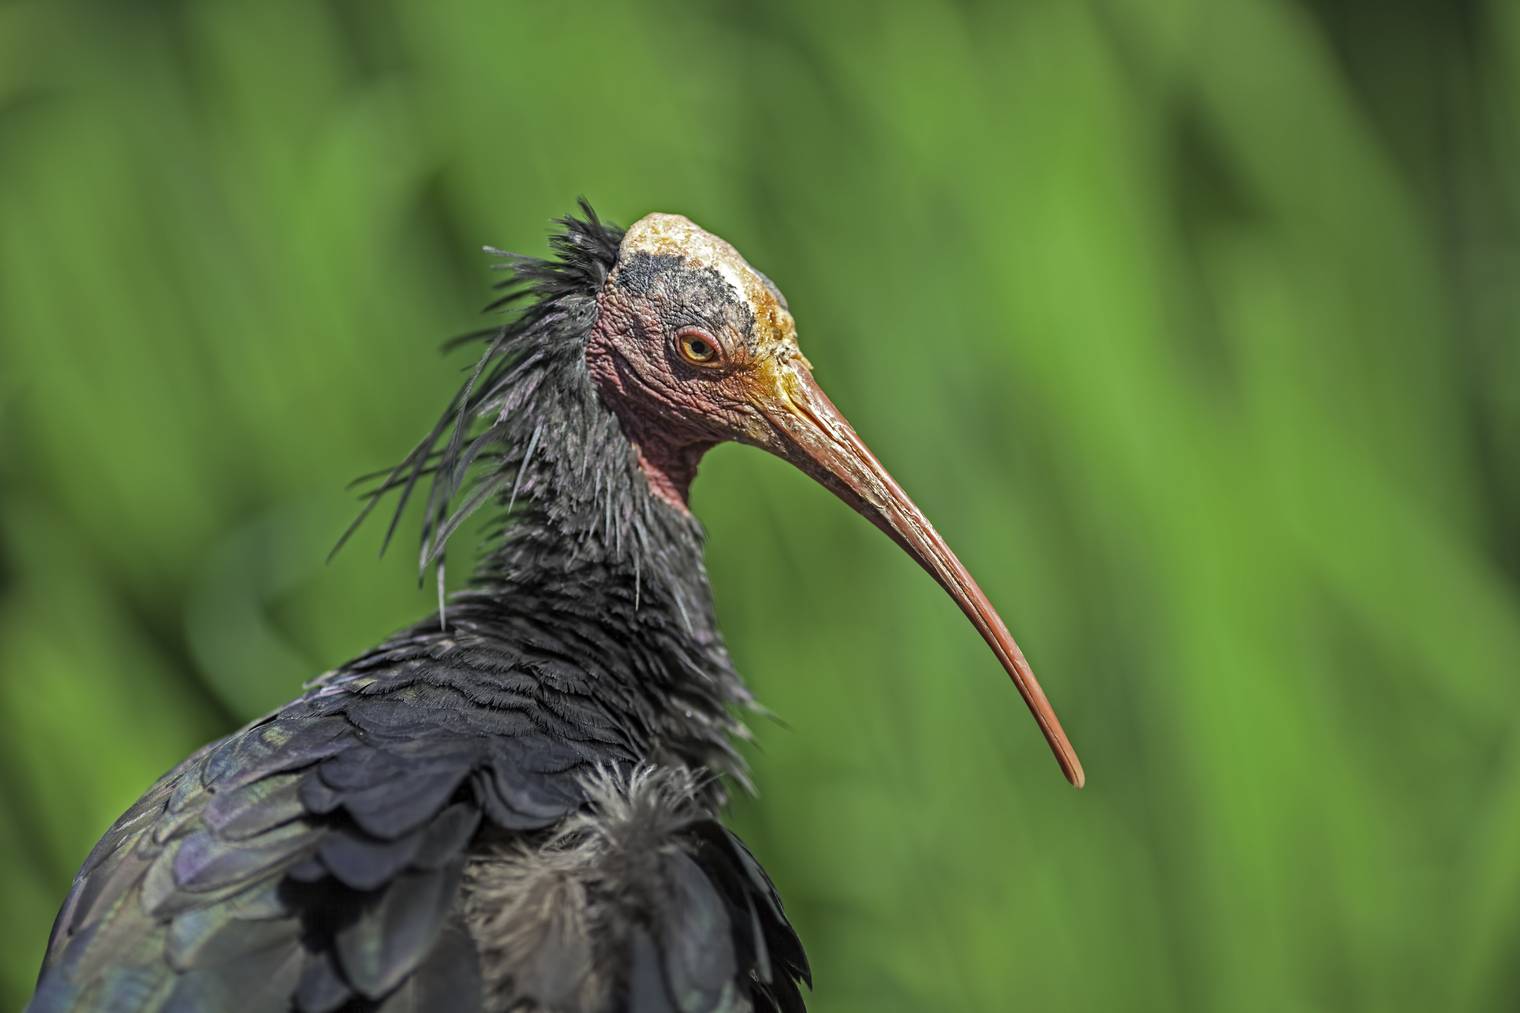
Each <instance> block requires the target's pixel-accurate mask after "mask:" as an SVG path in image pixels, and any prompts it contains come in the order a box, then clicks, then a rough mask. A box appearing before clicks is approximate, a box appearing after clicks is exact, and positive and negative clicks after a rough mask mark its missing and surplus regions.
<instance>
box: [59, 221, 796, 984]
mask: <svg viewBox="0 0 1520 1013" xmlns="http://www.w3.org/2000/svg"><path fill="white" fill-rule="evenodd" d="M583 207H584V205H583ZM563 225H564V231H563V232H562V233H560V234H559V235H558V236H557V237H556V238H555V239H554V248H555V253H556V254H557V256H556V257H555V258H554V259H552V260H547V261H541V260H532V259H526V258H514V259H513V260H512V261H511V269H512V272H513V273H512V276H511V278H510V280H509V282H508V285H509V287H510V290H509V293H508V298H509V299H510V300H511V303H509V304H516V305H522V302H524V301H526V302H528V305H527V306H526V308H525V309H523V310H522V311H521V312H520V313H518V314H517V316H516V317H515V318H514V319H513V320H512V321H511V322H510V323H508V324H507V325H506V326H504V327H502V328H499V329H497V330H495V331H492V332H490V333H489V334H488V335H486V336H485V337H486V339H487V342H488V347H487V350H486V352H485V354H484V356H483V357H482V359H481V361H480V364H479V367H478V368H477V370H476V373H475V375H474V376H472V377H471V379H470V381H469V383H468V384H467V385H466V387H465V388H464V389H463V390H462V391H461V392H460V394H459V395H458V397H457V398H456V399H455V402H454V403H453V404H451V405H450V406H449V409H448V410H447V411H446V412H445V414H444V416H443V418H442V419H441V420H440V422H439V425H438V426H437V428H436V429H435V430H434V431H433V432H432V433H431V434H430V435H429V436H428V438H427V439H425V440H424V441H423V443H422V444H421V445H419V447H418V448H417V450H415V451H414V452H413V454H412V455H410V456H409V457H408V458H407V459H406V460H405V461H404V462H403V463H402V465H401V466H399V467H398V468H397V469H395V470H394V471H393V472H391V473H388V474H387V475H386V476H385V477H384V478H383V479H382V480H381V482H380V483H379V486H378V488H377V489H376V490H375V491H374V495H375V499H378V498H379V497H380V496H381V495H383V494H384V493H386V492H388V491H391V490H394V489H400V490H401V492H402V497H401V498H402V500H403V502H402V505H403V506H404V501H405V497H406V495H407V494H409V493H410V492H411V491H412V490H413V488H414V487H416V486H417V483H418V481H419V479H421V478H423V477H425V476H430V477H431V493H430V496H429V499H428V503H427V511H426V517H427V521H426V528H425V533H424V542H423V560H424V565H429V566H431V565H434V564H438V563H441V561H442V559H443V547H444V545H445V544H446V542H447V539H448V536H449V534H451V533H452V532H453V531H454V530H455V529H456V528H457V526H458V523H459V521H460V520H462V519H463V517H464V516H466V515H467V514H468V513H469V512H470V511H471V510H473V509H475V508H477V507H480V506H482V505H485V504H488V503H491V502H493V501H494V502H498V503H500V504H501V505H502V507H503V508H504V512H505V515H506V516H505V517H504V518H503V527H502V530H501V532H500V534H499V535H498V536H497V538H496V540H495V543H494V545H493V546H492V548H491V550H490V551H489V553H488V554H487V555H486V556H485V558H484V560H483V561H482V563H481V565H480V567H479V569H478V572H477V574H476V576H475V579H474V580H473V581H472V583H471V585H470V587H469V588H468V589H467V590H465V591H463V592H461V593H459V594H457V595H455V596H454V598H453V599H452V600H451V601H450V602H449V603H448V605H447V609H446V611H445V612H444V613H443V622H442V623H440V618H439V617H429V618H427V619H425V620H423V621H422V622H420V623H418V625H416V626H415V627H413V628H411V629H408V630H405V631H403V632H401V633H400V634H398V635H396V636H395V637H393V638H392V639H390V640H389V641H387V642H386V643H385V644H383V645H381V646H380V647H378V648H376V649H375V650H373V651H371V652H369V653H368V654H366V655H364V656H362V657H360V658H357V659H355V660H354V661H352V662H350V663H348V664H346V665H344V666H343V667H341V668H339V669H337V670H335V671H333V672H330V673H328V674H326V675H324V676H323V677H321V678H320V679H318V680H317V681H316V682H315V683H314V684H313V685H312V686H311V688H310V689H309V690H308V692H307V693H306V694H305V695H304V696H302V697H301V698H300V699H299V700H297V701H295V702H293V703H291V704H289V705H287V706H286V707H283V708H281V709H280V710H279V711H277V712H276V713H274V714H271V715H269V716H268V717H265V718H263V719H261V720H259V721H257V722H254V723H253V724H252V725H249V726H248V727H247V728H244V729H243V730H241V731H239V732H236V733H234V734H233V735H231V736H229V737H227V738H226V739H223V740H222V741H220V742H218V743H215V744H213V745H211V746H208V747H207V748H205V749H203V750H201V751H200V752H198V753H196V754H195V755H194V756H192V757H190V758H189V759H188V760H186V761H185V762H184V763H183V764H181V765H180V766H179V767H177V768H176V769H175V770H173V771H172V772H170V773H169V774H168V775H166V776H165V777H164V778H163V780H161V781H160V782H159V783H158V784H157V785H155V786H154V787H153V789H152V790H150V791H149V792H148V794H147V795H145V796H144V797H143V798H142V799H141V800H140V801H139V802H138V803H137V804H136V805H134V806H133V807H132V808H131V809H130V810H129V811H128V812H127V813H126V814H125V815H124V816H123V817H122V818H121V819H120V820H119V821H118V822H117V823H116V825H115V826H113V827H112V828H111V829H110V830H109V831H108V832H107V833H106V835H105V837H104V838H103V839H102V840H101V842H100V843H99V844H98V845H97V846H96V848H95V849H94V851H93V852H91V854H90V856H89V857H88V858H87V859H86V861H85V863H84V866H83V868H82V869H81V870H80V872H79V875H78V877H77V879H76V881H75V884H74V888H73V890H72V892H71V893H70V895H69V897H68V900H67V901H66V902H65V904H64V907H63V910H62V911H61V912H60V914H59V916H58V920H57V923H56V925H55V927H54V931H53V936H52V938H51V940H50V942H49V945H48V951H47V958H46V962H45V964H44V967H43V971H42V976H41V980H40V982H39V988H38V992H37V995H36V997H35V999H34V1000H33V1002H32V1007H31V1008H32V1009H34V1010H38V1011H42V1010H63V1009H78V1008H85V1009H90V1008H100V1009H106V1008H109V1009H211V1008H237V1009H285V1008H288V1007H290V1006H291V1005H292V1004H294V1006H295V1007H297V1008H300V1009H303V1010H307V1011H311V1013H316V1011H325V1010H335V1009H343V1008H348V1007H350V1006H352V1007H354V1008H360V1007H368V1006H372V1005H373V1006H379V1007H380V1008H384V1009H388V1010H389V1009H461V1010H463V1009H479V1008H482V1007H483V1006H486V1005H487V1004H489V1005H490V1006H493V1007H499V1008H518V1007H519V1006H520V1007H521V1008H529V1009H536V1008H546V1009H547V1008H554V1009H578V1008H582V1006H581V1005H580V1003H581V1001H582V1000H581V998H580V997H582V996H583V997H584V999H585V1001H586V1003H587V1004H588V1005H587V1008H617V1007H620V1006H622V1005H626V1006H627V1007H628V1008H637V1009H649V1010H657V1009H673V1010H676V1009H678V1010H699V1009H720V1008H723V1009H741V1008H751V1007H752V1008H755V1009H761V1010H764V1009H783V1010H785V1009H800V1008H801V1007H802V1003H801V999H800V996H799V993H798V988H797V983H798V982H799V981H806V980H807V978H808V970H807V964H806V960H805V958H804V957H803V954H802V949H801V947H800V945H799V944H798V942H797V940H796V938H795V936H794V935H793V933H792V931H791V929H790V927H789V926H788V924H787V922H786V919H785V916H784V914H783V913H782V910H781V907H780V903H779V901H777V899H776V897H775V894H774V892H773V890H772V888H771V885H770V883H769V881H768V880H767V879H766V878H765V875H764V873H762V872H761V871H760V868H759V866H758V865H757V864H756V863H755V862H754V861H753V859H752V858H751V857H750V856H749V854H748V852H746V851H745V850H744V848H743V846H742V845H741V844H740V843H739V842H738V841H737V840H736V839H735V838H734V837H733V836H732V835H731V834H729V833H728V832H727V831H726V830H724V829H723V828H722V827H721V826H720V825H718V824H717V823H716V822H715V814H716V811H717V807H718V806H719V805H720V804H721V801H722V798H723V789H722V786H721V782H720V781H719V780H718V775H724V774H726V775H731V776H733V777H737V778H739V779H740V780H741V781H742V780H743V779H744V773H743V764H742V762H741V761H740V759H739V757H738V754H737V753H736V752H735V750H734V748H733V745H732V742H731V739H732V736H733V735H735V734H736V733H738V732H739V731H740V727H741V726H740V724H739V722H738V720H737V719H736V718H735V716H734V715H733V713H732V709H733V707H734V705H739V706H743V705H746V704H748V703H749V696H748V694H747V693H746V691H745V690H744V688H743V685H742V683H741V682H740V680H739V678H738V676H737V674H736V673H735V671H734V669H733V666H732V664H731V662H730V660H729V657H728V653H727V651H726V649H725V648H724V645H723V642H722V639H721V637H720V636H719V635H718V632H717V629H716V626H715V621H714V616H713V610H712V601H711V594H710V591H709V589H708V584H707V578H706V574H705V571H704V569H703V566H702V559H701V543H702V536H701V531H700V528H699V527H698V525H697V524H696V522H695V521H694V520H692V519H691V517H690V516H689V515H684V514H681V513H678V512H676V511H673V510H670V509H668V508H667V507H665V506H663V505H662V504H659V503H658V502H656V501H655V499H654V498H653V497H652V496H651V494H650V492H649V490H648V487H647V483H646V482H645V480H644V477H643V475H642V474H641V473H640V470H639V465H638V462H637V460H636V455H635V454H634V451H633V449H632V447H631V445H630V443H629V441H628V439H627V437H626V436H625V435H624V434H623V432H622V430H621V428H620V426H619V424H618V420H617V418H616V417H615V416H614V415H613V413H612V412H611V411H609V410H608V408H607V407H606V406H605V405H603V404H602V402H601V400H600V399H599V398H598V396H597V393H596V391H595V390H594V388H593V386H592V384H591V381H590V379H589V378H588V376H587V373H586V366H585V362H584V346H585V340H586V332H587V330H588V329H589V327H590V325H591V323H592V321H593V320H594V318H595V315H596V302H595V300H596V295H597V292H598V291H599V289H600V287H601V285H602V284H603V283H604V282H605V280H606V276H607V273H608V271H609V270H610V269H611V267H612V265H613V263H614V262H615V259H616V256H617V251H618V245H619V242H620V240H621V235H622V234H621V231H620V230H618V229H615V228H613V227H611V226H608V225H605V224H602V223H600V222H599V221H598V220H597V219H596V217H595V215H594V214H592V213H591V211H590V209H589V208H585V216H584V217H583V218H568V219H566V220H565V221H564V223H563ZM523 296H526V299H523V298H522V297H523ZM504 302H505V300H504ZM397 512H398V514H399V512H400V511H399V508H398V511H397ZM673 770H674V771H686V770H690V771H697V772H701V774H700V779H699V778H698V777H697V776H688V775H684V774H682V775H680V776H681V777H684V778H686V780H685V781H684V782H683V783H684V784H685V785H686V789H685V790H682V791H679V792H675V793H673V794H670V795H669V797H668V798H667V797H666V796H665V795H660V796H657V800H656V801H651V800H650V799H644V800H642V801H640V802H639V804H642V805H646V806H651V807H653V811H652V812H651V813H648V814H631V815H630V816H629V819H630V820H631V821H632V822H633V824H635V825H634V826H633V827H632V828H631V830H630V833H646V834H654V837H653V839H651V840H645V841H639V842H631V843H629V846H630V847H638V848H639V849H640V854H638V855H631V854H625V853H623V852H622V851H620V850H618V849H617V848H611V847H607V846H602V847H601V848H600V849H595V850H596V854H595V855H594V856H593V857H594V858H595V860H596V861H595V862H593V865H595V864H596V863H597V862H600V863H601V864H607V863H615V862H618V861H627V862H633V861H634V860H635V859H639V860H640V861H644V860H646V859H647V861H645V862H644V864H643V865H639V866H637V867H632V866H630V868H628V869H627V870H624V873H623V876H622V878H618V877H617V876H616V875H614V874H612V873H599V874H598V875H597V876H596V877H594V878H592V877H588V882H589V885H588V888H594V889H595V890H598V891H603V892H604V893H606V896H604V897H597V898H593V901H594V903H593V907H595V909H596V910H597V911H598V912H600V913H599V914H598V915H597V918H598V919H600V921H599V922H598V923H597V924H582V925H580V926H578V927H577V929H576V931H574V932H568V933H563V934H561V936H560V937H556V936H555V934H554V933H553V932H548V933H546V938H545V939H543V940H541V941H540V943H539V945H538V947H537V951H536V952H535V953H534V954H533V961H532V962H531V964H525V965H524V966H525V968H526V969H525V970H524V971H523V972H522V976H523V977H524V987H523V989H522V992H521V994H517V993H515V992H513V991H512V988H513V985H512V982H510V981H507V982H497V983H496V985H495V986H494V991H490V990H486V989H484V988H483V987H482V984H481V981H482V956H481V953H480V950H481V946H480V941H479V940H477V939H476V938H474V936H473V935H472V926H471V924H470V923H469V921H468V920H467V916H466V910H467V908H468V907H469V905H467V904H466V903H464V902H463V900H462V899H461V884H462V883H464V882H466V881H472V882H475V881H480V880H482V879H485V880H490V878H491V866H492V864H493V863H494V864H500V863H499V862H497V861H496V858H495V857H493V856H498V855H500V854H503V853H510V852H511V851H512V849H517V851H518V852H520V854H521V855H522V856H525V861H526V862H527V863H528V864H529V865H531V864H532V862H533V861H535V860H536V857H537V854H538V852H540V851H542V850H543V849H545V848H549V849H551V850H553V851H557V852H560V853H564V854H575V853H576V849H578V848H580V849H586V848H587V845H586V840H587V839H588V838H589V836H590V835H591V830H590V829H589V826H590V823H589V820H588V817H591V816H594V815H595V814H596V813H597V812H598V811H599V810H598V809H597V807H596V806H597V803H596V802H595V801H594V800H593V799H592V797H591V787H592V786H595V785H599V786H600V787H601V790H602V795H601V796H600V797H601V799H602V803H603V804H604V805H605V804H607V803H608V802H609V801H610V800H612V799H616V798H622V799H624V800H625V801H626V798H627V796H628V794H629V792H630V791H634V792H635V795H637V791H636V790H635V789H637V788H638V786H640V785H644V786H648V785H649V784H651V783H652V782H655V783H658V779H659V778H660V777H662V776H669V775H668V773H662V772H669V771H673ZM663 790H664V789H662V791H663ZM667 794H669V793H667ZM652 798H656V797H653V796H652ZM636 801H637V800H636ZM678 811H679V818H678V819H675V818H673V817H672V814H673V813H677V812H678ZM577 815H579V816H580V817H581V820H580V822H579V823H575V824H570V823H569V821H571V820H572V818H574V817H576V816H577ZM641 820H642V821H643V822H644V823H653V824H654V826H652V827H645V826H643V825H642V823H641V822H640V821H641ZM567 825H571V826H576V827H580V829H572V830H570V831H567V829H566V827H567ZM656 831H657V833H656ZM588 860H589V859H588ZM625 895H641V896H640V897H639V900H640V903H638V904H632V903H629V902H628V896H625ZM715 942H716V944H717V945H716V948H714V947H715ZM577 947H587V948H590V949H594V951H595V955H594V957H595V959H594V960H591V959H589V958H588V959H586V960H582V961H580V962H579V963H577V960H576V958H575V954H574V951H575V949H576V948H577ZM577 967H579V968H581V969H582V970H581V973H582V974H584V975H591V974H594V975H595V976H596V977H597V978H598V979H600V982H599V983H598V984H597V985H596V986H595V987H593V988H585V987H583V984H582V983H580V982H577V981H575V980H573V978H574V974H573V973H572V972H574V971H575V969H576V968H577ZM545 992H553V993H555V994H552V995H543V994H544V993H545ZM541 995H542V996H543V999H544V1001H543V1003H542V1006H541V1007H540V1005H537V1004H538V1003H539V1002H540V999H539V997H540V996H541ZM720 1000H721V1001H720ZM593 1003H594V1004H595V1005H590V1004H593Z"/></svg>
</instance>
